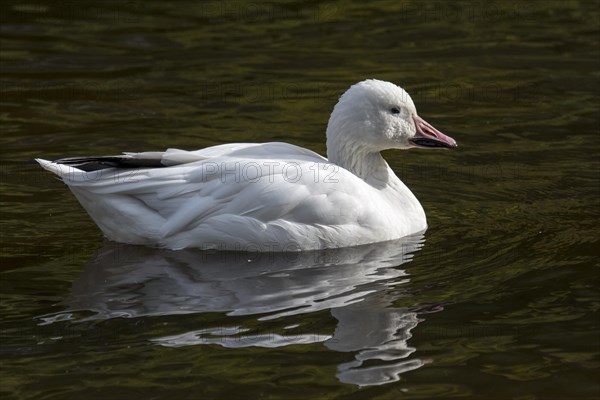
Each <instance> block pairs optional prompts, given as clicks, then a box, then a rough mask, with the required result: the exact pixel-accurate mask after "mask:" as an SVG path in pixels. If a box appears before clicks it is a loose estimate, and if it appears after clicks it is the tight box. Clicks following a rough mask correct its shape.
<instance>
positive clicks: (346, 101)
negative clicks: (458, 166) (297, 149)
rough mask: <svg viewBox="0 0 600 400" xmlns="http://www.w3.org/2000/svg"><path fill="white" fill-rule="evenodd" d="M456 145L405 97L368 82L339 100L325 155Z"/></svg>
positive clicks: (382, 83)
mask: <svg viewBox="0 0 600 400" xmlns="http://www.w3.org/2000/svg"><path fill="white" fill-rule="evenodd" d="M455 147H457V144H456V141H455V140H454V139H452V138H451V137H449V136H447V135H445V134H443V133H442V132H440V131H439V130H437V129H436V128H434V127H433V126H431V125H430V124H429V123H427V122H426V121H425V120H424V119H422V118H421V117H420V116H419V115H418V114H417V109H416V108H415V104H414V103H413V101H412V99H411V98H410V96H409V95H408V93H407V92H406V91H405V90H404V89H402V88H400V87H398V86H396V85H394V84H393V83H390V82H385V81H380V80H376V79H368V80H365V81H362V82H359V83H357V84H355V85H353V86H351V87H350V89H348V90H347V91H346V92H345V93H344V94H343V95H342V96H341V97H340V99H339V101H338V103H337V104H336V106H335V107H334V109H333V112H332V113H331V117H330V118H329V124H328V126H327V153H328V156H329V157H330V160H331V158H333V160H331V161H333V162H336V158H337V159H339V158H347V157H348V156H349V154H346V156H341V154H343V153H347V152H354V153H367V154H368V153H375V152H377V153H379V152H380V151H382V150H386V149H408V148H455Z"/></svg>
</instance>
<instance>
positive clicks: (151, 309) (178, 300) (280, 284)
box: [43, 235, 424, 386]
mask: <svg viewBox="0 0 600 400" xmlns="http://www.w3.org/2000/svg"><path fill="white" fill-rule="evenodd" d="M422 241H423V239H422V236H420V235H419V236H412V237H408V238H404V239H402V240H400V241H393V242H386V243H379V244H374V245H368V246H360V247H354V248H346V249H336V250H327V251H320V252H305V253H284V254H281V253H268V254H267V253H236V252H202V251H198V250H181V251H166V250H157V249H150V248H146V247H138V246H127V245H122V244H115V243H107V244H106V245H105V246H104V247H102V248H101V249H100V250H99V251H98V252H97V254H96V255H95V256H94V258H93V259H92V260H91V261H90V263H89V264H88V265H87V267H86V269H85V271H84V272H83V273H82V275H81V277H80V279H79V280H78V281H76V282H75V283H74V284H73V291H72V295H71V297H70V298H68V299H67V300H65V304H66V307H67V309H66V310H65V311H64V312H62V313H60V314H56V315H52V316H46V317H45V318H43V320H44V321H45V322H44V323H53V322H55V321H60V320H65V319H71V318H72V315H73V314H74V313H77V312H81V311H85V312H87V313H89V312H90V311H91V312H93V313H94V314H93V315H92V316H87V317H85V318H78V320H82V319H83V320H89V319H95V320H96V319H110V318H116V317H149V316H163V315H173V314H189V313H209V312H219V313H225V314H227V315H229V316H241V315H255V316H256V318H257V319H258V320H259V321H264V320H270V321H269V325H270V326H271V328H269V332H267V333H265V332H264V331H260V329H259V330H257V329H256V328H253V330H252V331H251V330H250V329H249V328H248V327H244V326H237V325H239V324H240V322H239V321H240V319H239V318H235V319H234V318H232V320H234V321H236V322H232V323H231V326H217V327H205V326H203V327H202V329H198V330H194V331H187V332H181V333H177V334H174V335H169V336H163V337H155V338H152V339H151V341H152V342H153V343H156V344H159V345H162V346H170V347H181V346H190V345H201V344H217V345H220V346H223V347H228V348H232V347H235V348H239V347H251V346H257V347H266V348H273V347H280V346H288V345H294V344H309V343H323V344H324V346H326V347H327V348H328V349H330V350H334V351H337V352H347V353H349V355H352V358H350V359H349V360H348V362H346V363H343V364H341V365H339V366H338V378H339V379H340V381H342V382H347V383H353V384H356V385H361V386H364V385H380V384H385V383H388V382H393V381H397V380H398V379H399V376H400V374H401V373H403V372H405V371H409V370H412V369H415V368H419V367H420V366H422V365H423V363H424V362H423V361H421V360H419V359H409V356H410V355H411V354H412V353H413V352H414V351H415V349H414V348H412V347H410V346H409V345H408V340H409V339H410V337H411V333H410V332H411V330H412V329H413V328H414V327H415V326H416V325H417V324H418V323H419V320H418V319H417V314H416V313H415V312H412V311H410V310H407V309H402V308H394V307H393V306H392V303H393V301H394V300H396V299H397V298H398V297H399V296H402V295H408V294H402V293H403V292H402V291H401V289H402V288H401V287H398V286H399V285H403V284H406V283H407V282H408V279H407V274H406V273H405V272H404V271H403V270H402V269H401V268H399V266H400V265H402V264H404V263H406V262H408V261H410V259H411V258H412V253H414V252H415V251H417V250H418V249H419V248H420V247H421V245H422ZM392 289H393V290H392ZM321 310H331V311H330V312H331V315H332V316H333V317H334V318H335V319H336V320H337V324H336V327H335V330H334V331H333V332H322V330H323V328H322V327H319V329H316V328H315V327H314V326H311V325H310V324H308V323H306V324H305V323H302V322H300V323H298V318H295V319H294V321H290V318H293V316H294V315H298V314H308V313H313V312H316V311H321ZM318 318H322V316H319V317H318ZM313 320H314V319H313ZM254 321H256V319H255V320H254ZM278 322H279V323H280V326H278V327H277V328H276V329H275V330H273V328H272V326H273V324H277V323H278ZM313 324H314V323H313ZM253 325H256V324H253ZM329 329H331V328H329Z"/></svg>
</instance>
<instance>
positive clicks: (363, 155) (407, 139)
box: [37, 79, 457, 251]
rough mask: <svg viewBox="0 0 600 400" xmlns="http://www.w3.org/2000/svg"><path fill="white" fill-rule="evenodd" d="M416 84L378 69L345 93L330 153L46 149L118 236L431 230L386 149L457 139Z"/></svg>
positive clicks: (301, 244)
mask: <svg viewBox="0 0 600 400" xmlns="http://www.w3.org/2000/svg"><path fill="white" fill-rule="evenodd" d="M456 146H457V145H456V142H455V141H454V139H452V138H450V137H448V136H446V135H444V134H443V133H441V132H439V131H438V130H437V129H435V128H434V127H432V126H431V125H429V124H428V123H427V122H425V121H424V120H423V119H421V118H420V117H419V116H418V115H417V110H416V108H415V105H414V103H413V101H412V99H411V98H410V96H409V95H408V93H407V92H406V91H404V90H403V89H401V88H400V87H398V86H396V85H394V84H392V83H389V82H384V81H379V80H374V79H369V80H365V81H363V82H360V83H357V84H355V85H353V86H352V87H350V89H348V90H347V91H346V93H344V94H343V95H342V96H341V97H340V99H339V102H338V103H337V105H336V106H335V108H334V109H333V112H332V114H331V117H330V119H329V124H328V126H327V156H328V158H324V157H322V156H320V155H319V154H317V153H314V152H313V151H310V150H307V149H304V148H302V147H298V146H294V145H292V144H287V143H277V142H273V143H262V144H254V143H234V144H224V145H219V146H213V147H208V148H206V149H202V150H197V151H183V150H177V149H168V150H167V151H165V152H144V153H124V155H121V156H107V157H76V158H66V159H62V160H57V161H54V162H52V161H46V160H42V159H37V161H38V162H39V163H40V165H41V166H42V167H43V168H45V169H47V170H48V171H51V172H53V173H55V174H56V175H58V176H59V177H61V178H62V180H63V181H64V182H65V183H66V184H67V185H68V186H69V188H70V189H71V191H72V192H73V193H74V194H75V196H76V197H77V199H78V200H79V202H80V203H81V205H82V206H83V207H84V208H85V209H86V211H87V212H88V213H89V214H90V216H91V217H92V219H93V220H94V221H95V222H96V224H97V225H98V226H99V227H100V229H101V230H102V232H104V234H105V235H106V236H107V237H108V238H109V239H111V240H114V241H117V242H124V243H130V244H142V245H151V246H159V247H165V248H169V249H182V248H189V247H196V248H202V249H219V250H245V251H299V250H318V249H324V248H335V247H347V246H355V245H361V244H367V243H375V242H382V241H387V240H392V239H397V238H400V237H403V236H406V235H409V234H413V233H416V232H420V231H423V230H425V229H426V228H427V221H426V218H425V212H424V211H423V207H422V206H421V204H420V203H419V201H418V200H417V198H416V197H415V196H414V195H413V194H412V192H411V191H410V190H409V189H408V188H407V187H406V186H405V185H404V184H403V183H402V181H400V179H398V177H397V176H396V175H395V174H394V171H392V169H391V168H390V167H389V166H388V164H387V163H386V162H385V160H384V159H383V157H382V156H381V154H380V151H382V150H385V149H408V148H412V147H419V148H453V147H456Z"/></svg>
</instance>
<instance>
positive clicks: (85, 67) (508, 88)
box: [0, 0, 600, 400]
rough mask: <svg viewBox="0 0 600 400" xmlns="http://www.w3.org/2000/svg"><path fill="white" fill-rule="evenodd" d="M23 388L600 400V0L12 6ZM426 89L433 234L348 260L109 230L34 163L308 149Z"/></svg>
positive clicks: (162, 395) (9, 121) (5, 108)
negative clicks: (385, 87)
mask: <svg viewBox="0 0 600 400" xmlns="http://www.w3.org/2000/svg"><path fill="white" fill-rule="evenodd" d="M0 18H1V27H0V34H1V36H0V37H1V43H0V44H1V46H0V51H1V53H0V54H1V60H0V68H1V73H2V76H1V94H2V96H1V97H0V102H1V104H2V109H1V113H0V115H1V118H2V120H1V130H2V135H1V137H0V147H1V151H2V157H1V160H2V163H1V173H2V175H1V176H2V178H1V181H0V187H1V191H2V192H1V195H2V197H1V202H2V209H1V210H2V220H1V224H2V225H1V232H2V254H1V255H2V263H1V266H0V299H1V302H0V311H1V312H0V315H1V317H0V332H1V340H0V354H1V359H0V360H1V361H0V362H1V363H0V368H1V370H0V394H1V396H2V398H5V399H48V400H49V399H81V398H87V399H109V398H110V399H199V398H202V399H258V398H265V399H280V398H281V399H316V398H323V399H333V398H347V399H399V398H402V399H430V398H454V397H456V398H461V397H464V398H490V399H510V398H514V399H566V398H569V399H576V398H584V399H594V398H598V397H599V396H600V386H599V383H598V368H599V367H600V359H599V353H600V341H599V338H600V332H599V331H600V329H599V328H600V326H599V325H600V324H599V320H600V318H598V310H599V308H600V296H599V294H598V255H599V250H598V249H599V248H600V246H598V242H599V238H598V222H599V220H600V218H599V217H600V200H599V199H600V184H599V178H600V174H599V171H600V169H599V162H598V160H599V158H598V154H599V150H600V136H599V133H600V131H599V126H600V125H599V121H600V117H599V111H598V110H599V109H600V101H599V90H600V72H599V71H600V47H599V41H600V6H599V3H598V2H588V1H523V2H521V1H519V2H517V1H503V2H484V1H466V2H446V1H429V2H417V1H399V2H387V1H372V2H341V1H340V2H335V1H333V2H315V1H304V2H286V3H281V4H280V3H277V2H264V3H263V2H241V1H208V2H173V3H167V2H147V1H136V0H133V1H128V2H120V1H119V2H117V1H105V2H87V1H77V2H75V1H70V2H69V1H64V2H61V1H51V2H39V1H31V2H23V1H3V2H2V3H1V4H0ZM371 77H373V78H379V79H384V80H389V81H393V82H395V83H397V84H399V85H401V86H403V87H404V88H405V89H406V90H408V92H409V93H410V94H411V95H412V97H413V99H414V101H415V103H416V105H417V108H418V110H419V113H420V115H422V116H423V117H424V118H425V119H427V120H428V121H429V122H431V123H432V124H433V125H434V126H436V127H437V128H439V129H440V130H442V131H443V132H445V133H448V134H449V135H451V136H452V137H454V138H455V139H456V140H457V141H458V143H459V146H460V148H459V149H458V150H457V151H389V152H386V153H385V156H386V159H387V160H388V162H389V164H390V166H391V167H392V168H393V169H394V170H395V171H396V172H397V174H398V175H399V176H400V177H401V178H402V179H403V181H404V182H405V183H406V184H407V185H408V186H409V187H410V188H411V189H412V190H413V192H414V193H415V194H416V196H417V197H418V198H419V199H420V201H421V203H422V204H423V206H424V208H425V210H426V213H427V216H428V222H429V229H428V230H427V231H426V232H425V233H424V235H422V236H415V237H409V238H405V239H402V240H400V241H397V242H392V243H383V244H379V245H373V246H363V247H359V248H353V249H343V250H335V251H328V252H311V253H301V254H287V255H286V254H264V255H258V254H251V253H235V252H234V253H219V252H199V251H179V252H173V251H170V252H169V251H159V250H153V249H148V248H143V247H135V246H125V245H119V244H115V243H109V242H105V241H103V238H102V235H101V233H100V232H99V230H98V229H97V228H96V227H95V225H94V223H93V222H92V221H91V220H90V218H89V217H88V216H87V214H86V213H85V211H84V210H83V209H82V208H81V207H80V206H79V204H78V203H77V201H76V200H75V198H74V197H73V196H72V195H71V193H70V192H69V191H68V190H67V188H66V187H65V186H64V185H63V184H61V183H60V182H59V181H57V180H56V179H55V178H54V177H52V176H51V174H49V173H47V172H45V171H42V170H41V169H40V168H39V167H38V166H36V165H34V164H31V163H29V162H28V161H29V160H31V159H32V158H33V157H43V158H48V159H54V158H59V157H65V156H75V155H95V154H114V153H118V152H120V151H123V150H127V151H144V150H161V149H164V148H167V147H177V148H184V149H198V148H202V147H205V146H210V145H215V144H220V143H228V142H236V141H245V142H262V141H287V142H291V143H294V144H297V145H300V146H305V147H308V148H310V149H313V150H315V151H317V152H319V153H321V154H325V139H324V131H325V127H326V123H327V118H328V116H329V113H330V112H331V109H332V107H333V105H334V104H335V102H336V100H337V97H338V96H339V95H340V94H341V93H343V91H344V90H346V89H347V88H348V87H349V86H350V85H351V84H353V83H355V82H357V81H360V80H362V79H365V78H371Z"/></svg>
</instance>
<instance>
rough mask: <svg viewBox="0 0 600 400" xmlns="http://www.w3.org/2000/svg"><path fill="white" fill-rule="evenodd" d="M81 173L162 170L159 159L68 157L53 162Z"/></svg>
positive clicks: (162, 165)
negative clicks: (106, 170)
mask: <svg viewBox="0 0 600 400" xmlns="http://www.w3.org/2000/svg"><path fill="white" fill-rule="evenodd" d="M54 162H55V163H58V164H64V165H68V166H71V167H74V168H77V169H80V170H82V171H86V172H89V171H98V170H101V169H108V168H127V169H132V168H163V167H165V165H164V164H163V163H162V162H161V159H159V158H133V157H130V156H102V157H68V158H61V159H59V160H56V161H54Z"/></svg>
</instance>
